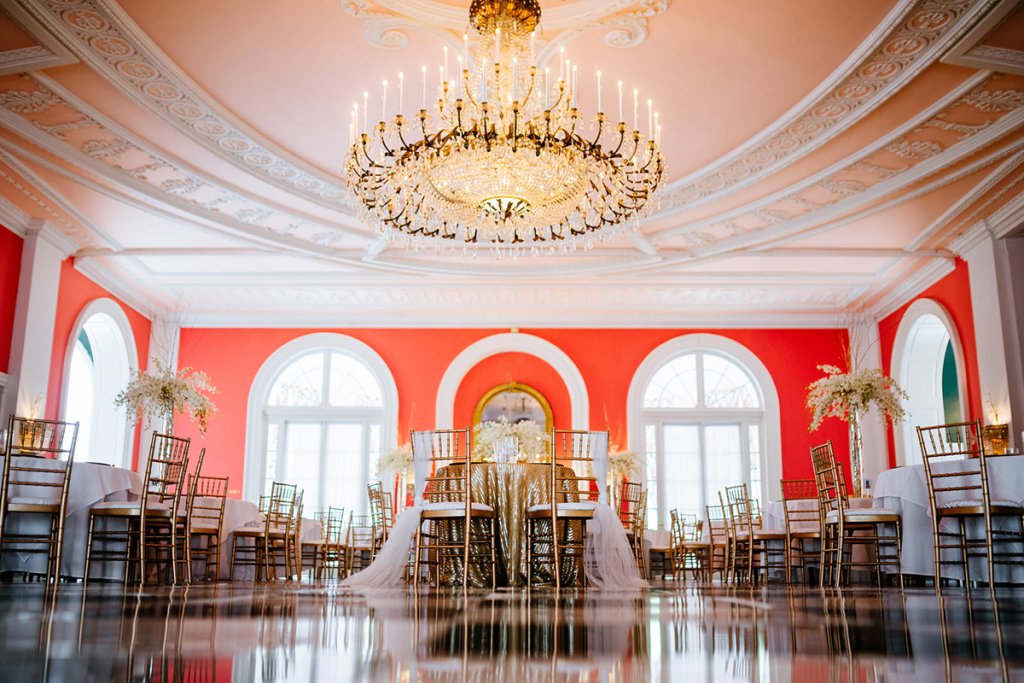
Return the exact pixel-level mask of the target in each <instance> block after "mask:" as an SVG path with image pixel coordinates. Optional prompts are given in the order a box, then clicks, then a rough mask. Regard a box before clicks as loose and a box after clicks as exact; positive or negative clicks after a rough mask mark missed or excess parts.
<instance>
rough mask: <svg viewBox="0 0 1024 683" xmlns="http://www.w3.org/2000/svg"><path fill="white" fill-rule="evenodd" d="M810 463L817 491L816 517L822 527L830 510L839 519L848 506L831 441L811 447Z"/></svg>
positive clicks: (844, 487)
mask: <svg viewBox="0 0 1024 683" xmlns="http://www.w3.org/2000/svg"><path fill="white" fill-rule="evenodd" d="M811 465H812V466H813V468H814V485H815V488H816V489H817V492H818V519H819V520H820V523H821V527H822V528H824V527H825V518H826V517H827V516H828V514H829V513H830V512H833V511H835V512H836V514H837V515H838V516H839V518H840V519H841V518H842V514H841V512H840V511H841V510H846V509H847V508H848V507H849V503H848V501H847V499H846V486H845V485H844V483H843V481H844V480H843V476H842V474H841V471H840V469H839V466H838V464H837V463H836V456H835V453H834V452H833V451H832V442H831V441H826V442H825V443H823V444H822V445H820V446H815V447H814V448H812V449H811Z"/></svg>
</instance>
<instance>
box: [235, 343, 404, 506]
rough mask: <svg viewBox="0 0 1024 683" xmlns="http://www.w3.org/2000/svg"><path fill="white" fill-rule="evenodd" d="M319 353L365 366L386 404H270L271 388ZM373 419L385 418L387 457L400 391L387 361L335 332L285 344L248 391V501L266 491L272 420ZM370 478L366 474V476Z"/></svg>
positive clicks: (383, 434) (393, 436) (245, 489)
mask: <svg viewBox="0 0 1024 683" xmlns="http://www.w3.org/2000/svg"><path fill="white" fill-rule="evenodd" d="M317 351H320V352H324V351H327V352H331V351H334V352H339V353H342V354H345V355H348V356H352V357H354V358H356V359H357V360H359V361H360V362H362V363H363V364H364V365H365V366H366V367H367V369H369V370H370V372H371V373H372V374H373V376H374V378H375V379H376V380H377V383H378V385H379V386H380V390H381V400H382V401H383V406H382V407H380V408H377V407H368V408H361V407H339V408H333V409H328V408H325V407H324V406H308V407H307V406H300V407H284V406H270V405H268V402H269V399H270V390H271V388H272V387H273V384H274V381H275V380H276V379H277V377H278V375H279V374H280V373H281V371H282V370H284V369H285V368H286V367H287V366H288V365H290V364H291V363H293V362H294V361H296V360H298V359H299V358H300V357H302V356H306V355H308V354H311V353H314V352H317ZM325 371H326V368H325ZM326 374H327V373H326V372H325V375H326ZM324 400H325V402H326V401H327V400H329V399H328V396H327V395H325V396H324ZM371 416H372V417H377V416H379V417H380V428H381V433H380V440H381V443H380V448H381V455H383V454H384V453H386V452H387V451H389V450H391V449H393V448H395V446H396V445H397V437H398V388H397V386H396V385H395V380H394V377H393V376H392V374H391V370H390V368H388V365H387V363H385V362H384V359H383V358H381V357H380V355H379V354H378V353H377V352H376V351H374V350H373V349H372V348H371V347H370V346H368V345H367V344H365V343H363V342H361V341H359V340H358V339H355V338H354V337H349V336H347V335H343V334H337V333H332V332H319V333H315V334H308V335H305V336H303V337H299V338H298V339H293V340H292V341H290V342H288V343H287V344H285V345H283V346H281V347H280V348H279V349H277V350H276V351H275V352H274V353H272V354H271V355H270V357H269V358H267V360H266V361H264V363H263V365H262V366H261V367H260V369H259V371H258V372H257V373H256V377H255V378H254V379H253V383H252V387H251V389H250V390H249V403H248V408H247V423H246V438H245V472H244V476H243V479H244V481H243V489H242V496H243V498H244V499H245V500H249V501H252V502H256V501H258V500H259V497H260V495H261V494H262V493H263V486H264V480H265V476H266V470H267V432H268V425H269V424H270V422H271V421H272V420H274V421H278V420H281V421H283V420H284V419H285V417H287V418H288V419H289V420H291V421H295V422H357V421H359V420H361V419H362V420H365V421H367V425H368V424H369V421H371V419H372V418H371ZM350 418H351V419H350ZM373 421H374V422H375V421H376V420H373ZM364 433H365V435H366V436H365V438H367V439H368V438H369V430H368V428H367V430H366V431H365V432H364ZM281 438H283V432H279V436H278V439H279V441H278V447H279V448H280V447H281V446H282V444H283V442H282V441H281ZM364 467H366V465H364ZM369 474H370V473H369V472H367V476H369Z"/></svg>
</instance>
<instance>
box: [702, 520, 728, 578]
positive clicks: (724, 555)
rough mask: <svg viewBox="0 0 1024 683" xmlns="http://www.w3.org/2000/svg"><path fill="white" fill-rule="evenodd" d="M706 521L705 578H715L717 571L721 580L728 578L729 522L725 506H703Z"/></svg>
mask: <svg viewBox="0 0 1024 683" xmlns="http://www.w3.org/2000/svg"><path fill="white" fill-rule="evenodd" d="M704 510H705V513H706V514H707V523H708V527H707V528H708V546H709V548H708V552H709V559H708V570H707V579H708V581H711V580H712V579H714V578H715V572H719V575H720V576H721V577H722V581H727V580H728V578H727V577H728V568H729V545H730V540H729V522H728V517H727V515H726V511H725V508H723V507H722V505H721V504H719V505H707V506H705V508H704Z"/></svg>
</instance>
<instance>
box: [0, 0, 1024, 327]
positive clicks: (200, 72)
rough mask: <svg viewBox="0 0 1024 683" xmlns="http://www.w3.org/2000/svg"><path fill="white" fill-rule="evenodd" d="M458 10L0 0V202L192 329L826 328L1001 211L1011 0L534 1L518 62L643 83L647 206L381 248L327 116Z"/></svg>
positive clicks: (1012, 172)
mask: <svg viewBox="0 0 1024 683" xmlns="http://www.w3.org/2000/svg"><path fill="white" fill-rule="evenodd" d="M468 5H469V0H465V1H459V0H288V1H287V2H283V1H278V2H274V1H271V0H259V1H255V2H254V1H253V0H175V2H153V1H152V0H120V1H119V2H118V1H115V0H5V2H4V3H3V9H4V13H3V14H0V220H2V221H4V222H6V223H8V224H10V225H14V226H17V225H18V224H22V225H27V224H29V222H30V221H31V219H43V220H46V221H48V222H49V223H50V224H52V225H53V226H54V227H55V228H56V229H57V230H59V231H61V232H62V233H64V235H66V237H67V238H68V240H69V242H70V244H71V247H70V249H71V251H72V252H73V253H74V255H75V257H76V261H75V263H76V266H77V267H78V268H79V269H81V270H82V271H83V272H85V273H86V274H88V275H89V276H91V277H93V278H94V279H96V280H98V281H100V282H101V283H102V284H104V285H105V286H107V287H108V288H110V289H111V290H112V291H114V292H115V293H117V294H118V295H120V296H123V297H124V298H125V299H127V300H128V301H130V302H132V303H133V304H134V305H136V306H138V307H139V308H140V309H141V310H143V312H146V313H148V314H151V315H155V316H159V315H163V314H167V313H168V312H170V311H173V310H176V309H179V308H182V307H183V308H185V309H186V310H187V311H188V317H189V319H190V320H192V321H194V322H195V324H198V325H251V324H254V323H255V324H261V325H275V324H280V325H285V324H287V325H294V324H309V325H402V326H406V325H463V326H467V325H468V326H475V325H481V326H504V325H559V326H566V325H570V326H571V325H580V326H583V325H587V326H593V325H643V326H692V325H699V326H707V325H715V324H721V325H828V324H833V323H835V322H836V321H838V320H840V319H841V318H843V317H844V316H848V314H849V311H851V310H866V311H868V312H871V313H873V314H875V315H883V314H884V313H886V312H887V311H889V310H891V309H892V307H894V306H895V305H898V304H899V303H901V297H902V296H905V294H907V293H913V292H915V291H917V290H919V289H921V288H922V287H923V286H924V285H926V284H927V283H929V282H931V281H933V280H934V279H935V278H937V277H940V276H941V275H942V274H944V273H946V272H948V271H949V270H950V269H951V268H952V257H953V256H954V254H955V240H956V238H957V237H958V236H959V235H960V234H962V233H964V232H965V231H966V230H968V229H969V228H971V227H972V226H973V225H974V224H975V223H977V222H978V221H981V220H983V219H986V218H989V217H991V216H995V215H998V214H999V212H1000V211H1004V212H1005V211H1008V210H1011V209H1012V208H1014V207H1016V206H1017V205H1019V204H1020V200H1021V195H1022V187H1024V167H1022V165H1021V164H1022V161H1024V128H1022V124H1024V10H1022V9H1021V3H1020V2H1013V1H1005V0H1003V1H1000V0H858V1H857V2H849V1H848V0H773V2H764V1H763V0H729V1H728V2H722V1H721V0H561V1H556V0H551V1H548V2H544V1H543V0H542V2H541V6H542V9H543V11H544V16H543V21H542V26H543V36H542V38H541V40H540V41H539V47H540V49H541V52H542V54H543V53H544V51H545V50H547V52H549V53H552V52H554V51H555V50H556V49H557V48H558V47H559V46H565V47H566V48H567V49H568V50H569V52H570V53H571V54H572V57H573V61H574V62H575V63H577V64H580V65H581V68H582V69H583V71H584V74H586V73H591V72H596V70H597V69H601V70H602V71H603V72H604V74H606V78H607V79H608V80H607V81H606V82H610V83H614V82H615V81H617V80H620V79H621V80H623V81H624V82H625V83H627V84H628V87H634V86H635V87H637V88H639V89H640V91H641V92H642V93H644V97H645V98H646V97H650V98H652V99H654V101H655V103H656V107H657V108H658V110H659V112H660V115H661V121H662V122H663V125H664V136H663V139H664V148H665V155H666V161H667V165H668V181H667V184H666V187H665V189H664V191H663V193H662V194H661V197H660V203H659V206H658V208H657V209H656V210H655V212H654V213H653V215H651V216H650V217H649V218H648V219H646V220H645V221H644V222H643V223H642V224H641V225H640V227H639V229H638V230H637V231H636V232H631V233H629V234H627V235H626V236H621V237H617V238H615V239H613V240H610V241H607V242H603V243H598V244H595V245H593V248H592V249H582V248H581V249H579V250H577V251H575V252H573V253H569V254H566V255H559V256H545V257H529V258H519V259H517V260H511V259H505V260H495V259H493V258H491V257H490V256H487V255H484V254H483V253H481V254H480V255H478V256H476V257H473V256H469V257H453V256H446V255H441V254H436V253H434V252H432V251H407V250H405V249H403V248H401V247H398V246H395V245H394V244H391V243H388V242H386V241H383V240H381V239H380V238H379V237H378V236H377V235H376V234H375V232H374V231H373V230H372V229H370V228H369V227H368V226H365V225H362V224H360V222H359V220H358V219H357V218H356V212H355V210H354V208H353V203H352V199H351V197H350V195H349V193H348V190H347V188H346V187H345V184H344V181H343V179H342V177H341V174H340V165H341V160H342V155H343V153H344V149H345V147H346V145H347V142H348V114H349V111H350V110H351V107H352V104H353V103H354V102H358V101H360V100H361V99H362V93H363V91H364V90H371V91H373V92H377V88H379V83H380V81H381V80H382V79H385V78H390V79H392V81H394V79H395V78H396V76H397V74H398V72H400V71H404V72H406V73H407V74H412V73H414V72H417V71H418V70H419V65H420V64H429V65H436V64H438V63H439V61H440V59H441V50H442V46H443V45H449V46H458V44H459V43H460V42H461V34H462V32H463V31H464V30H465V26H466V14H467V9H468ZM581 80H583V87H582V88H581V90H582V94H581V98H580V99H581V102H580V105H581V108H582V109H584V110H585V111H588V112H593V111H594V110H595V108H596V93H595V89H594V88H593V87H590V86H592V85H593V83H589V82H587V81H586V79H582V78H581ZM611 92H612V91H611V90H610V89H609V90H608V91H607V93H606V101H607V99H608V98H610V96H611ZM37 224H38V223H37Z"/></svg>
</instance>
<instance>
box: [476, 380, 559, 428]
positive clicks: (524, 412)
mask: <svg viewBox="0 0 1024 683" xmlns="http://www.w3.org/2000/svg"><path fill="white" fill-rule="evenodd" d="M502 416H505V417H506V418H507V419H508V421H509V422H519V421H520V420H533V421H534V422H536V423H537V424H542V425H544V431H545V432H550V431H551V428H552V427H553V426H554V419H553V418H552V416H551V404H550V403H548V400H547V399H546V398H544V394H542V393H540V392H539V391H537V390H536V389H534V388H533V387H531V386H530V385H528V384H520V383H519V382H508V383H507V384H499V385H498V386H496V387H494V388H493V389H491V390H489V391H488V392H486V393H485V394H484V395H483V396H481V397H480V400H479V401H478V402H477V404H476V409H475V410H474V411H473V426H474V427H475V426H476V425H478V424H480V423H481V422H492V421H496V420H499V419H501V417H502Z"/></svg>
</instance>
